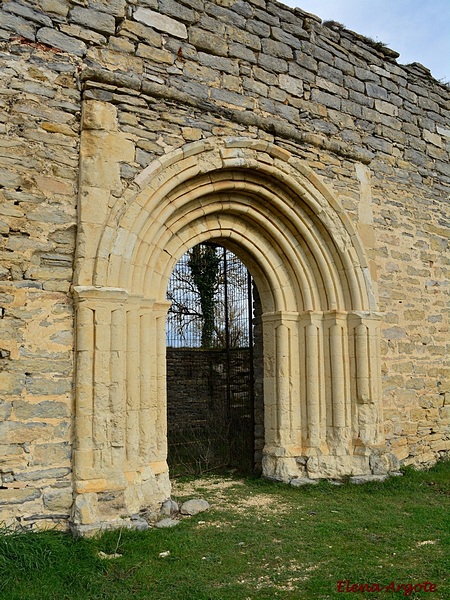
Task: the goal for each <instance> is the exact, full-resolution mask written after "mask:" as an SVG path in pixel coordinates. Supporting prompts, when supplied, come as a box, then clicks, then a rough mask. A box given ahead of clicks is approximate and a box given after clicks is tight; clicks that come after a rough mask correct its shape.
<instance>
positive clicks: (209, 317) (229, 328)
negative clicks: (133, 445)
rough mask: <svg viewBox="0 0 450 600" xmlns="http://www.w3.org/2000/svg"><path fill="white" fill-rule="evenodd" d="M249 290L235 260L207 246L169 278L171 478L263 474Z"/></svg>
mask: <svg viewBox="0 0 450 600" xmlns="http://www.w3.org/2000/svg"><path fill="white" fill-rule="evenodd" d="M253 287H254V284H253V281H252V278H251V275H250V273H249V272H248V270H247V268H246V267H245V265H244V264H243V263H242V262H241V261H240V260H239V258H238V257H237V256H236V255H235V254H233V253H232V252H230V251H229V250H227V249H226V248H225V247H223V246H220V245H218V244H210V243H208V242H206V243H202V244H198V245H196V246H194V247H193V248H191V249H190V250H189V251H188V252H187V253H186V254H184V255H183V256H182V257H181V259H180V260H179V261H178V263H177V265H176V267H175V269H174V271H173V273H172V275H171V277H170V281H169V286H168V290H167V299H168V300H169V301H170V302H171V306H170V308H169V311H168V315H167V330H166V337H167V349H166V358H167V437H168V460H167V462H168V465H169V469H170V472H171V475H172V477H174V476H178V475H187V474H189V475H191V474H197V475H201V474H204V473H208V472H213V471H220V470H222V471H223V470H224V469H233V470H235V471H238V472H240V473H247V474H250V473H254V472H255V470H260V467H261V458H260V456H255V450H257V449H260V450H262V446H263V444H264V438H263V435H262V433H263V432H262V425H263V422H262V394H261V392H260V388H261V385H262V381H260V380H259V381H255V373H256V374H260V373H261V370H262V369H261V368H256V369H255V368H254V362H255V359H257V360H258V363H260V362H261V359H262V350H261V341H262V340H261V336H260V335H256V340H255V335H254V324H256V330H257V331H258V325H257V316H258V315H255V308H256V307H255V306H254V298H253ZM255 317H256V318H255ZM254 322H256V323H254ZM255 341H256V344H255ZM255 346H256V347H255ZM259 379H260V378H259ZM255 434H257V439H255V437H256V435H255ZM255 442H256V444H255ZM258 462H259V464H258ZM258 467H259V469H258Z"/></svg>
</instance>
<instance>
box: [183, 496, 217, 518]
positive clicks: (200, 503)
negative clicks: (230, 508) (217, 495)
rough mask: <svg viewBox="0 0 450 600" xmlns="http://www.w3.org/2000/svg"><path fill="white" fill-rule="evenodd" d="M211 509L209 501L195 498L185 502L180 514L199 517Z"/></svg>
mask: <svg viewBox="0 0 450 600" xmlns="http://www.w3.org/2000/svg"><path fill="white" fill-rule="evenodd" d="M209 508H210V505H209V502H208V501H207V500H202V499H201V498H193V499H192V500H187V501H186V502H183V504H182V505H181V507H180V512H181V514H182V515H190V516H194V515H198V514H199V513H201V512H204V511H205V510H208V509H209Z"/></svg>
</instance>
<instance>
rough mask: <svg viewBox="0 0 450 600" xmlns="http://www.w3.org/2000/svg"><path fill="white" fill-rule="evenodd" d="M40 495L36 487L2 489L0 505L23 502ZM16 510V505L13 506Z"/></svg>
mask: <svg viewBox="0 0 450 600" xmlns="http://www.w3.org/2000/svg"><path fill="white" fill-rule="evenodd" d="M40 496H41V492H40V491H39V490H38V489H36V488H31V487H30V488H21V489H13V488H10V489H6V490H5V489H2V491H1V494H0V505H7V504H14V505H16V504H23V503H24V502H31V501H32V500H36V499H37V498H39V497H40ZM15 508H16V510H17V507H15Z"/></svg>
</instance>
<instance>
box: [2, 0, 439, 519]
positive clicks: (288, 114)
mask: <svg viewBox="0 0 450 600" xmlns="http://www.w3.org/2000/svg"><path fill="white" fill-rule="evenodd" d="M397 58H398V54H397V53H395V52H394V51H392V50H390V49H388V48H386V47H385V46H384V45H382V44H380V43H378V42H373V41H372V40H369V39H367V38H364V37H363V36H360V35H358V34H356V33H354V32H351V31H348V30H346V29H345V28H344V27H343V26H341V25H339V24H337V23H332V22H331V23H322V22H321V20H320V19H319V18H317V17H316V16H314V15H311V14H308V13H305V12H303V11H302V10H300V9H289V8H287V7H285V6H283V5H282V4H279V3H278V2H271V1H267V0H215V1H208V0H180V1H177V2H176V1H175V0H112V1H106V0H76V1H68V0H28V1H25V0H20V1H19V0H17V1H8V0H5V1H4V2H1V3H0V234H1V238H0V242H1V246H0V259H1V260H0V392H1V395H0V476H1V480H0V521H1V522H6V523H8V524H17V522H18V521H19V522H21V523H22V524H23V525H27V524H30V525H32V524H35V523H36V524H38V525H39V526H46V525H49V524H54V523H56V524H58V525H59V526H60V527H63V528H64V527H66V526H67V524H68V523H69V522H70V521H74V522H78V523H82V524H85V525H86V526H88V525H92V526H93V527H94V526H95V525H96V524H97V523H98V522H99V521H100V522H106V521H108V520H109V521H112V520H113V518H112V517H111V515H117V514H120V512H121V511H123V506H129V507H132V508H130V509H129V511H131V510H133V511H138V510H139V509H140V508H141V507H142V503H143V500H142V501H141V500H139V498H141V496H139V493H141V492H139V493H138V492H136V493H135V492H133V494H134V493H135V496H133V499H130V498H131V492H130V494H128V492H127V491H126V490H125V492H123V489H124V487H123V486H122V487H121V486H120V485H119V483H117V486H116V488H115V489H114V490H111V489H110V488H104V487H103V488H102V487H101V484H100V483H99V481H100V479H99V477H98V476H97V475H96V476H95V477H94V475H92V477H91V476H89V477H90V479H89V481H90V482H91V483H90V484H89V486H87V485H85V486H84V487H83V486H81V487H80V484H78V486H79V487H78V488H77V484H76V483H75V484H74V482H75V481H76V479H77V477H76V476H75V479H73V477H74V475H73V443H74V439H75V436H76V432H75V415H76V414H77V412H76V411H77V409H76V407H75V383H74V381H75V359H74V356H75V354H74V349H75V325H74V295H73V288H72V286H73V285H75V286H86V285H92V286H95V285H96V281H95V277H91V276H90V275H89V273H91V274H92V273H93V272H96V271H95V269H96V268H98V269H100V267H101V264H102V263H101V260H102V259H105V260H106V259H107V258H108V257H105V256H101V253H100V254H99V255H98V256H97V255H96V250H95V248H97V247H98V248H100V246H101V244H100V242H99V239H100V237H99V236H100V235H103V236H105V235H107V234H108V231H109V230H108V227H106V228H105V227H104V224H105V223H106V222H108V223H111V219H113V218H115V217H114V216H113V215H114V214H115V213H114V212H113V211H114V210H116V209H115V207H116V204H114V203H115V202H116V201H117V200H118V199H121V198H128V197H131V192H132V191H133V190H138V186H139V185H140V183H141V182H142V181H143V176H141V175H140V174H142V172H143V170H144V169H146V168H147V167H149V168H150V169H152V168H153V167H152V165H161V164H164V163H163V161H162V159H163V158H164V157H167V156H171V153H174V152H175V154H174V156H177V155H176V151H177V150H179V149H183V151H184V156H185V157H187V158H188V157H189V153H190V152H191V151H186V150H185V148H193V149H195V148H196V147H198V146H196V145H195V144H203V146H202V147H203V148H215V147H217V148H219V147H220V148H225V146H226V145H227V144H228V147H232V146H233V143H230V142H229V140H234V139H238V140H239V139H245V140H247V141H246V142H245V143H246V144H247V147H249V144H250V142H252V143H256V142H258V143H259V144H260V146H258V148H264V147H265V146H264V144H266V145H267V147H270V148H276V149H277V150H271V151H270V152H269V151H267V152H266V154H265V156H266V157H267V164H272V163H274V164H275V163H276V161H279V163H280V164H281V162H282V161H285V162H286V163H288V162H289V161H291V162H290V163H289V164H291V163H292V160H294V159H298V160H299V161H300V162H299V163H298V164H302V165H305V169H308V170H309V171H308V172H312V173H313V174H314V177H316V178H317V180H318V181H320V182H321V184H320V185H323V186H324V188H323V189H326V190H330V197H331V195H332V196H333V198H335V199H336V202H337V203H339V206H341V207H342V209H343V211H344V212H345V219H347V221H348V222H349V223H350V224H349V226H348V227H349V228H350V227H351V228H353V229H354V231H355V232H356V234H357V236H358V239H359V240H360V242H361V244H362V248H363V250H364V253H365V256H366V257H367V261H368V265H367V266H368V273H369V275H368V277H370V279H371V282H372V288H373V293H374V296H375V300H374V302H376V305H377V314H379V315H380V323H381V336H380V342H381V343H380V347H379V362H378V363H376V361H375V363H376V364H378V365H379V367H380V368H381V382H382V413H383V419H384V432H383V438H384V440H385V443H386V445H387V449H388V450H389V451H390V452H391V453H392V456H393V457H394V458H392V460H393V461H394V462H395V460H396V459H398V460H399V461H400V463H401V464H403V465H410V464H412V465H416V466H422V465H430V464H432V463H433V462H435V461H436V460H437V459H438V458H439V457H441V456H444V455H445V454H446V453H447V452H448V450H449V449H450V377H449V372H450V365H449V356H450V352H449V341H450V340H449V306H448V300H449V273H450V269H449V232H450V229H449V213H450V209H449V190H450V163H449V150H450V119H449V108H450V91H449V88H448V85H445V84H443V83H440V82H438V81H436V80H435V79H433V77H432V76H431V74H430V72H429V71H428V70H427V69H426V68H425V67H423V66H421V65H419V64H412V65H407V66H404V65H401V64H399V63H398V62H397V60H396V59H397ZM82 115H83V121H82ZM81 128H83V134H81ZM80 143H81V144H82V151H81V156H80ZM208 144H209V146H208ZM224 144H225V145H224ZM234 145H235V146H239V144H234ZM255 147H256V146H255ZM223 152H225V150H224V151H223ZM276 153H278V154H277V156H275V154H276ZM263 154H264V152H263V151H261V153H260V155H259V156H263ZM235 155H236V156H237V157H238V156H239V151H238V150H236V152H235ZM224 156H225V154H224ZM192 157H194V158H192V161H193V163H194V162H195V151H194V150H192ZM158 159H161V160H160V161H159V162H158ZM80 160H81V164H82V165H84V166H83V170H82V172H81V173H80V168H79V165H80ZM260 160H263V161H264V160H266V159H264V158H261V159H260ZM155 161H156V162H155ZM174 164H175V163H174ZM170 168H171V167H170V166H169V167H168V169H170ZM305 172H306V171H305ZM145 173H147V171H146V172H145ZM173 175H174V176H176V175H177V171H176V168H175V167H173ZM106 190H107V191H108V195H107V198H106V195H105V194H106ZM324 193H325V192H324ZM127 194H130V196H127ZM325 195H326V194H325ZM105 198H106V200H105ZM80 214H81V215H82V216H80ZM120 218H122V217H121V213H120V214H119V212H117V222H119V219H120ZM161 218H162V217H161ZM342 218H343V219H344V217H342ZM331 220H332V218H331V217H330V222H331ZM348 230H350V229H348ZM102 232H103V233H102ZM105 232H106V233H105ZM356 234H355V235H356ZM248 235H249V236H251V235H252V233H251V231H250V232H249V234H248ZM350 237H351V236H350ZM350 237H349V239H350ZM102 239H105V238H104V237H103V238H102ZM352 239H353V238H352ZM102 243H103V242H102ZM342 243H343V244H344V245H345V243H347V245H348V244H349V243H350V242H345V241H344V242H342ZM102 247H106V246H102ZM113 254H114V252H113ZM96 256H97V258H95V257H96ZM95 265H96V266H95ZM99 265H100V267H99ZM111 265H113V263H112V262H111ZM113 268H114V266H111V269H113ZM338 270H339V269H338ZM98 272H101V269H100V270H99V271H98ZM102 285H103V284H102ZM323 285H324V286H326V285H327V284H326V282H325V283H324V284H323ZM349 285H350V284H349ZM79 293H81V292H79ZM83 293H84V292H83ZM319 295H320V290H319ZM117 302H119V300H117ZM120 302H122V300H120ZM120 302H119V303H120ZM118 306H119V304H118ZM97 312H98V311H97ZM96 318H98V319H101V317H96ZM118 318H119V317H118ZM118 322H119V321H118ZM111 323H112V325H111V327H112V328H114V319H113V320H112V321H111ZM117 327H120V325H117ZM283 327H284V326H283ZM331 327H336V325H332V326H331ZM80 331H81V330H80ZM98 331H100V329H98ZM111 335H112V338H114V331H113V333H112V334H111ZM97 341H98V340H97ZM83 343H84V341H80V344H81V345H80V348H81V350H83V348H84V346H83ZM98 343H99V344H100V346H101V343H102V342H101V341H100V342H98ZM111 344H112V346H111V347H112V348H113V350H114V348H116V350H117V353H116V354H117V356H119V357H120V352H121V348H122V346H121V345H120V343H119V342H118V345H117V346H114V340H113V342H111ZM100 346H99V347H100ZM330 352H331V359H332V360H333V356H334V354H333V350H332V349H331V351H330ZM81 354H82V353H81ZM98 354H101V352H99V353H98ZM98 360H99V361H101V357H99V358H98ZM377 360H378V359H377ZM375 363H374V364H375ZM95 368H98V369H100V368H101V365H100V366H99V365H97V366H96V367H95ZM333 368H334V367H333ZM349 368H350V367H349ZM371 368H372V367H371ZM346 369H347V367H346ZM94 371H95V369H94ZM345 373H346V374H347V375H345V376H346V377H347V378H348V373H351V370H350V371H347V370H345ZM85 383H86V382H84V383H83V382H80V386H82V385H85ZM116 384H117V386H119V388H120V385H121V382H120V381H117V382H116V383H115V384H114V385H116ZM92 385H95V381H94V383H93V384H92ZM127 385H131V383H129V382H128V383H127ZM142 385H144V383H143V384H142ZM348 385H350V386H351V385H353V384H351V383H349V384H348ZM83 389H84V388H83ZM130 410H131V409H130ZM130 414H131V413H130ZM158 418H159V417H158ZM158 422H159V421H158ZM80 423H81V421H80ZM109 426H110V424H109V422H108V423H106V422H105V431H109V429H108V427H109ZM159 426H160V425H158V427H159ZM80 427H81V426H80ZM130 427H131V425H130ZM80 432H81V429H80V430H79V432H78V436H79V437H80V436H81V433H80ZM155 435H159V434H158V431H157V432H156V433H155ZM94 437H95V432H94ZM119 437H120V436H119ZM98 440H99V441H98V444H97V447H98V448H100V449H102V448H103V446H102V443H103V442H102V439H101V436H99V437H98ZM77 443H78V444H79V447H80V448H81V446H82V444H81V445H80V439H78V442H77ZM110 443H111V444H112V446H113V450H114V448H116V447H120V446H121V444H122V441H121V439H116V440H115V441H114V440H113V441H112V442H111V441H110ZM130 447H132V444H131V446H130ZM102 452H103V450H102ZM158 452H159V450H158V451H156V450H155V453H154V455H153V454H152V457H153V458H152V457H150V459H149V460H150V462H151V464H152V465H153V466H152V469H153V470H152V472H151V474H150V475H148V473H147V475H145V473H144V470H141V471H142V472H141V475H140V476H141V477H142V481H144V483H145V481H147V479H145V478H146V477H147V478H148V477H150V479H151V480H152V481H153V482H154V484H152V485H153V488H152V490H154V491H153V492H152V494H153V496H152V497H153V498H154V499H155V503H157V502H160V501H162V500H164V499H165V498H166V497H167V496H168V495H169V494H170V489H169V490H168V488H167V484H166V483H164V477H163V475H164V473H165V471H164V467H161V465H162V464H163V463H164V460H165V459H164V451H163V450H161V452H162V454H161V452H160V454H158ZM83 456H84V455H83ZM395 457H396V458H395ZM102 460H103V458H102ZM80 461H81V459H80ZM94 462H95V461H94ZM79 464H81V462H80V463H79ZM311 464H312V463H311ZM158 465H160V466H159V467H158ZM80 468H81V467H80ZM83 468H84V467H83ZM125 471H126V470H125ZM87 472H88V471H86V470H85V471H83V473H87ZM89 472H90V471H89ZM126 473H129V471H126ZM161 473H162V474H163V475H161ZM311 473H313V469H312V468H311ZM311 473H310V475H311ZM355 474H357V473H355ZM164 476H165V475H164ZM86 477H87V476H86ZM86 477H85V476H84V475H83V477H82V478H81V479H83V478H85V479H86ZM125 477H126V478H128V481H131V479H130V477H131V476H130V475H127V474H125ZM133 477H134V475H133ZM159 477H163V479H161V480H160V479H158V478H159ZM94 481H95V482H97V483H96V484H95V485H94V483H93V482H94ZM133 481H136V480H135V479H133ZM155 482H156V483H155ZM158 482H159V483H158ZM130 485H131V484H130ZM133 485H134V483H133ZM136 485H137V484H136ZM143 485H144V484H143ZM158 486H159V487H158ZM119 488H120V489H121V490H122V491H121V492H120V493H121V494H122V496H123V497H122V496H120V494H119V495H118V493H116V491H117V490H118V489H119ZM136 489H137V488H136ZM155 490H156V491H155ZM158 490H159V491H158ZM74 493H75V494H78V501H77V502H76V503H75V505H74V506H73V499H74ZM80 494H81V495H80ZM96 494H97V495H96ZM123 494H124V495H123ZM127 494H128V496H127ZM94 496H95V498H94ZM138 496H139V497H138ZM144 496H145V494H144ZM121 502H122V504H121ZM147 503H148V502H147ZM144 504H145V503H144ZM97 505H98V506H100V505H101V508H97ZM96 510H97V511H98V512H95V511H96ZM94 513H95V514H94ZM98 515H100V516H98ZM114 518H115V517H114Z"/></svg>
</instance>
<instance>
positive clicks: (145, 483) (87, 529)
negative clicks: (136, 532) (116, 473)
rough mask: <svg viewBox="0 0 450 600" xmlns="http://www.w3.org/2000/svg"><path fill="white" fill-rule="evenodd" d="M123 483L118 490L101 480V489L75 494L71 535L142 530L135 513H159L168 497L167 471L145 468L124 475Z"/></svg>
mask: <svg viewBox="0 0 450 600" xmlns="http://www.w3.org/2000/svg"><path fill="white" fill-rule="evenodd" d="M126 480H127V483H126V484H125V485H122V486H121V487H120V489H118V486H117V485H108V483H109V482H108V481H105V483H104V486H103V487H102V489H99V487H98V483H97V486H96V490H95V491H89V492H83V493H78V494H76V496H75V500H74V503H73V507H72V518H71V522H70V529H71V531H72V533H74V534H75V535H81V536H92V535H95V534H96V533H98V532H101V531H106V530H108V529H121V528H127V529H142V528H145V527H143V525H144V522H145V520H144V519H143V518H137V517H138V516H139V514H140V513H141V514H143V513H145V515H152V514H153V513H155V514H156V513H159V510H160V508H161V504H162V503H163V502H164V501H165V500H167V499H168V498H170V492H171V484H170V480H169V472H168V469H167V468H166V469H165V470H164V471H163V472H160V473H156V474H155V473H154V471H153V469H152V468H151V467H146V468H144V469H141V470H139V471H136V472H134V473H126ZM98 481H99V480H97V482H98ZM83 483H86V484H88V482H83ZM85 487H88V485H86V486H85Z"/></svg>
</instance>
